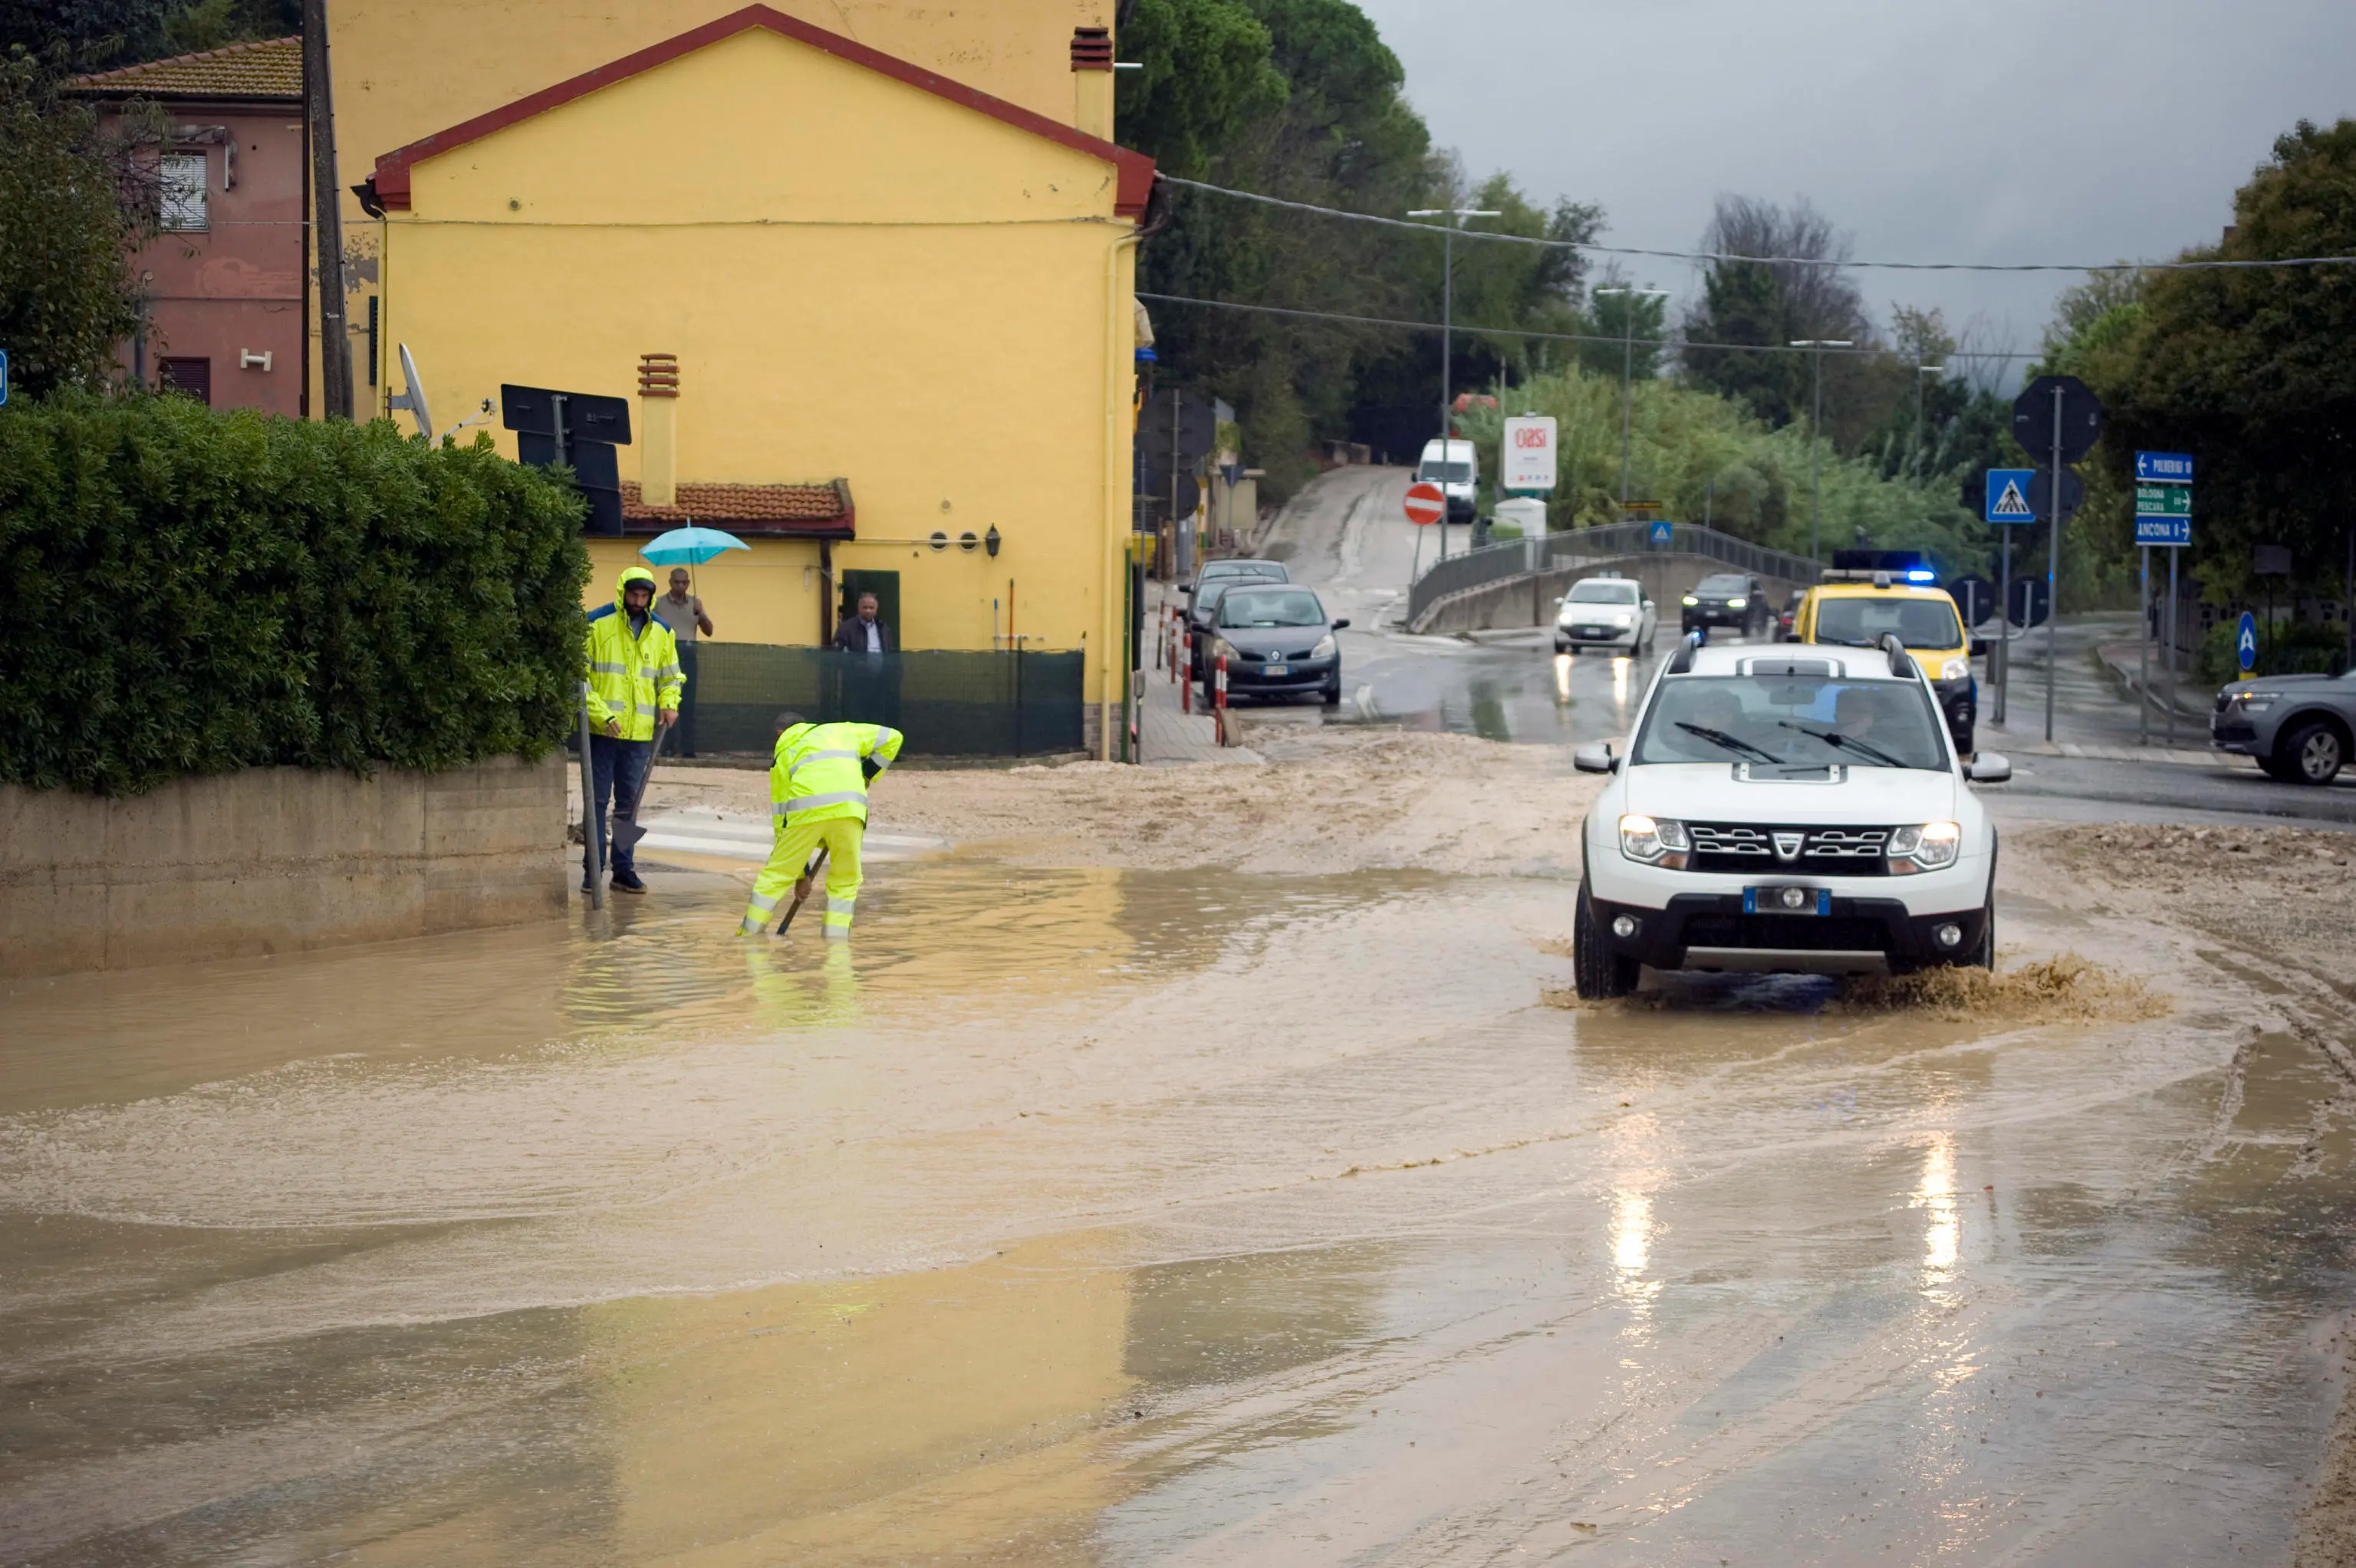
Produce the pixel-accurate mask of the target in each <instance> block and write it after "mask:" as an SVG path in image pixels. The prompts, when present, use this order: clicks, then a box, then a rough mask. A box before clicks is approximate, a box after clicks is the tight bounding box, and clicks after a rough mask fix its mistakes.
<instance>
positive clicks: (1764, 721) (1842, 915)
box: [1572, 635, 2012, 997]
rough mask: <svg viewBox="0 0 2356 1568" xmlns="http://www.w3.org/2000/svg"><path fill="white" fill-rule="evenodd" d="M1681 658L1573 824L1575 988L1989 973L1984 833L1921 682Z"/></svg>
mask: <svg viewBox="0 0 2356 1568" xmlns="http://www.w3.org/2000/svg"><path fill="white" fill-rule="evenodd" d="M1700 642H1701V638H1700V636H1698V635H1697V636H1695V637H1691V638H1688V639H1687V641H1686V642H1685V643H1684V644H1682V645H1680V646H1679V648H1678V650H1677V652H1676V656H1674V657H1673V658H1671V659H1670V660H1669V661H1668V662H1667V663H1666V664H1665V665H1664V666H1663V667H1662V668H1661V670H1660V673H1658V674H1657V675H1655V677H1654V678H1653V682H1652V685H1651V687H1650V688H1648V689H1647V690H1646V692H1645V695H1644V703H1643V705H1642V707H1641V708H1640V709H1639V710H1638V713H1637V717H1636V720H1635V722H1634V723H1633V725H1632V726H1631V728H1630V731H1629V734H1630V736H1631V737H1632V739H1631V740H1630V741H1629V742H1628V748H1627V752H1626V754H1625V755H1617V754H1614V753H1613V752H1612V748H1611V747H1610V746H1609V745H1608V744H1606V743H1603V742H1590V743H1589V744H1586V745H1583V746H1580V748H1579V749H1578V751H1577V752H1576V753H1575V754H1574V757H1573V762H1574V764H1575V765H1576V766H1577V767H1578V768H1579V769H1580V772H1582V773H1608V774H1610V775H1611V782H1610V783H1608V784H1605V785H1604V788H1603V793H1602V795H1601V797H1600V798H1599V799H1598V800H1597V801H1596V803H1595V806H1594V808H1593V809H1592V810H1591V811H1590V813H1589V814H1588V816H1587V820H1586V822H1585V823H1584V824H1583V825H1582V827H1581V828H1580V840H1581V842H1580V854H1581V864H1582V868H1583V871H1582V876H1581V878H1580V887H1579V907H1578V910H1577V912H1576V916H1575V923H1574V927H1573V933H1572V945H1573V948H1574V959H1575V967H1576V971H1577V977H1578V987H1579V994H1580V996H1582V997H1618V996H1624V995H1626V994H1627V993H1628V992H1630V991H1632V990H1633V989H1634V988H1635V986H1636V983H1637V979H1638V976H1639V974H1640V972H1641V970H1642V969H1643V968H1644V965H1651V966H1653V967H1654V968H1656V969H1701V970H1730V971H1734V970H1745V971H1753V972H1762V971H1763V972H1779V971H1783V972H1793V973H1803V974H1839V973H1847V972H1856V971H1869V970H1890V971H1893V972H1902V971H1905V970H1909V969H1913V968H1919V967H1922V966H1925V965H1955V964H1964V965H1982V966H1987V967H1993V966H1994V965H1995V962H1996V859H1997V836H1996V828H1995V826H1994V825H1993V824H1992V823H1991V822H1990V821H1989V819H1988V815H1987V810H1986V809H1985V808H1984V807H1983V806H1982V805H1981V804H1980V802H1979V800H1978V798H1977V797H1976V795H1974V794H1973V792H1972V789H1971V787H1970V786H1971V785H1972V784H2000V783H2002V782H2003V781H2005V780H2006V779H2008V778H2010V777H2011V776H2012V767H2011V764H2010V763H2008V762H2006V761H2005V759H2003V758H2002V757H1999V756H1997V755H1995V754H1994V753H1986V754H1983V755H1981V756H1980V757H1978V758H1977V759H1976V761H1973V762H1971V763H1965V761H1964V759H1963V757H1962V756H1961V754H1960V753H1959V752H1957V750H1956V748H1955V745H1954V740H1953V739H1952V737H1950V735H1949V734H1948V732H1947V726H1946V725H1945V724H1944V723H1943V722H1942V721H1941V718H1942V716H1941V714H1940V711H1939V707H1938V703H1937V701H1936V699H1935V694H1934V692H1933V687H1932V683H1931V681H1930V680H1929V679H1928V678H1927V677H1926V676H1925V673H1924V671H1923V669H1922V665H1921V663H1920V662H1919V661H1918V660H1917V659H1916V658H1915V657H1914V656H1913V655H1912V654H1911V653H1909V652H1908V651H1907V650H1906V648H1905V646H1904V645H1902V644H1901V643H1900V642H1899V641H1898V639H1897V638H1896V637H1895V636H1890V637H1887V638H1885V639H1884V640H1883V643H1882V645H1881V646H1879V647H1859V648H1851V647H1836V646H1828V645H1817V646H1814V647H1808V646H1803V645H1794V644H1788V643H1787V644H1783V645H1780V646H1777V647H1775V648H1774V649H1773V650H1772V651H1769V650H1767V649H1765V648H1762V647H1760V646H1757V645H1750V646H1736V647H1719V648H1712V647H1705V646H1701V645H1700Z"/></svg>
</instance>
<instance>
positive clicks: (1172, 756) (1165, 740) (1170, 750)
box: [1137, 583, 1268, 768]
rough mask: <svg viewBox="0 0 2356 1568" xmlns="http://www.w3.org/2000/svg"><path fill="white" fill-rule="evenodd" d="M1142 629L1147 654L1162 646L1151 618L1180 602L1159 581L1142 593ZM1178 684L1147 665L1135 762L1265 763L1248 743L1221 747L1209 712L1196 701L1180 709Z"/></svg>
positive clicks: (1156, 765) (1153, 764)
mask: <svg viewBox="0 0 2356 1568" xmlns="http://www.w3.org/2000/svg"><path fill="white" fill-rule="evenodd" d="M1147 592H1148V595H1149V597H1148V598H1147V601H1146V613H1147V620H1146V631H1145V646H1144V648H1143V649H1142V650H1141V653H1142V654H1143V656H1145V657H1146V658H1148V659H1151V658H1152V656H1153V655H1154V653H1155V651H1156V649H1157V648H1158V647H1159V646H1160V643H1159V641H1158V639H1157V638H1156V637H1155V635H1154V630H1153V616H1154V615H1155V614H1156V613H1158V612H1159V611H1160V610H1161V608H1162V604H1163V603H1173V604H1177V603H1184V601H1183V600H1182V599H1180V598H1179V597H1178V596H1177V595H1176V594H1174V593H1173V594H1169V595H1168V596H1167V598H1166V600H1165V598H1164V596H1163V592H1162V591H1161V585H1160V584H1158V583H1157V584H1154V585H1152V586H1151V588H1149V589H1148V591H1147ZM1179 691H1180V687H1179V684H1178V682H1176V681H1174V680H1173V679H1171V678H1170V672H1169V670H1167V669H1166V668H1162V667H1154V666H1149V667H1147V669H1146V671H1145V700H1144V701H1142V702H1141V703H1140V704H1138V715H1137V739H1138V752H1139V760H1140V761H1141V762H1142V763H1144V764H1145V765H1146V766H1147V767H1149V768H1174V767H1179V766H1182V765H1183V764H1184V763H1243V764H1245V765H1246V766H1256V765H1259V764H1262V763H1266V762H1267V761H1268V759H1267V758H1265V757H1263V756H1261V755H1260V754H1259V753H1258V752H1255V751H1253V750H1252V749H1251V748H1250V747H1248V746H1222V745H1220V744H1219V736H1218V729H1217V726H1216V725H1215V723H1214V722H1213V720H1212V719H1211V714H1210V710H1209V709H1207V708H1205V707H1204V706H1203V705H1202V703H1201V701H1200V699H1197V702H1196V705H1195V709H1194V712H1192V713H1185V712H1182V711H1180V709H1179V707H1178V702H1179Z"/></svg>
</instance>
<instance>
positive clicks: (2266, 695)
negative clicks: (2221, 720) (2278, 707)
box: [2233, 691, 2282, 713]
mask: <svg viewBox="0 0 2356 1568" xmlns="http://www.w3.org/2000/svg"><path fill="white" fill-rule="evenodd" d="M2281 696H2282V693H2281V692H2279V691H2237V692H2235V693H2233V700H2234V701H2236V702H2238V703H2240V704H2241V705H2242V711H2243V712H2244V713H2264V712H2265V710H2266V709H2269V708H2272V707H2273V706H2274V705H2275V702H2276V699H2279V698H2280V697H2281Z"/></svg>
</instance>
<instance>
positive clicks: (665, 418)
mask: <svg viewBox="0 0 2356 1568" xmlns="http://www.w3.org/2000/svg"><path fill="white" fill-rule="evenodd" d="M638 432H639V443H638V499H639V500H641V501H643V502H644V503H646V504H647V505H648V506H649V507H669V506H672V505H675V504H676V503H677V501H678V499H679V356H678V355H676V354H641V355H639V356H638Z"/></svg>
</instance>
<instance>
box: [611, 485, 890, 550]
mask: <svg viewBox="0 0 2356 1568" xmlns="http://www.w3.org/2000/svg"><path fill="white" fill-rule="evenodd" d="M638 497H639V491H638V486H637V483H636V482H635V481H633V480H628V479H625V480H624V481H622V527H623V528H624V529H625V530H626V531H627V532H629V533H634V534H636V533H660V532H662V531H663V530H664V529H665V528H685V527H686V526H688V525H689V524H691V523H701V524H702V525H703V526H705V527H707V528H721V529H723V530H725V531H726V532H729V533H734V534H755V535H776V534H786V535H791V536H793V537H795V538H797V539H849V538H851V529H852V526H853V524H854V523H855V522H856V521H857V513H856V511H855V510H854V509H853V508H852V507H851V482H850V481H849V480H847V479H832V480H829V481H827V482H826V483H824V484H820V485H702V484H696V483H693V482H685V483H682V484H680V486H679V493H678V496H677V498H676V499H675V500H674V501H673V503H672V504H671V505H669V506H668V507H649V506H648V505H647V504H646V503H645V502H644V501H642V500H640V499H639V498H638Z"/></svg>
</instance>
